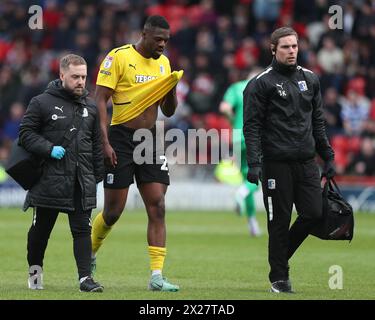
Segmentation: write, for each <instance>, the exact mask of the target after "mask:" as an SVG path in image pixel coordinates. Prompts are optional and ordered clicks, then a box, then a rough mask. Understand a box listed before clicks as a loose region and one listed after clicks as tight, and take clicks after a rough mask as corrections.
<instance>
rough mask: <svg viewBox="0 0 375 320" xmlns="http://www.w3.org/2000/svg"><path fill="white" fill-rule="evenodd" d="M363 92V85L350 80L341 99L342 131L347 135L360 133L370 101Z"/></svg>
mask: <svg viewBox="0 0 375 320" xmlns="http://www.w3.org/2000/svg"><path fill="white" fill-rule="evenodd" d="M363 94H364V89H363V87H362V88H360V87H359V86H358V85H357V81H354V80H352V81H351V82H350V83H349V85H348V91H347V94H346V96H345V97H344V98H342V99H341V104H342V112H341V116H342V119H343V126H344V131H345V134H346V135H347V136H349V137H351V136H360V135H361V133H362V131H363V129H364V125H365V122H366V120H367V117H368V113H369V107H370V101H369V99H367V98H366V97H365V96H364V95H363Z"/></svg>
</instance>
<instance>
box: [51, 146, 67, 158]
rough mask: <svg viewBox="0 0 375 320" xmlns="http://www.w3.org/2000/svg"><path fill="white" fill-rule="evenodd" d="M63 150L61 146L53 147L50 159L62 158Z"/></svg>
mask: <svg viewBox="0 0 375 320" xmlns="http://www.w3.org/2000/svg"><path fill="white" fill-rule="evenodd" d="M64 154H65V149H64V148H63V147H61V146H54V147H53V148H52V151H51V157H52V158H54V159H57V160H60V159H62V158H63V157H64Z"/></svg>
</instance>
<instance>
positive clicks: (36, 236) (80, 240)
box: [27, 182, 91, 278]
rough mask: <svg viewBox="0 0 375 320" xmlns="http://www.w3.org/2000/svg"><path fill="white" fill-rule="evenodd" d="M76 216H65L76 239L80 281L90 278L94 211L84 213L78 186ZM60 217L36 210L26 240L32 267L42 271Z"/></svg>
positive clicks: (72, 214) (50, 210)
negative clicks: (49, 240)
mask: <svg viewBox="0 0 375 320" xmlns="http://www.w3.org/2000/svg"><path fill="white" fill-rule="evenodd" d="M75 207H76V210H75V211H74V212H66V213H67V214H68V217H69V225H70V231H71V233H72V236H73V252H74V258H75V260H76V264H77V268H78V276H79V278H83V277H86V276H90V274H91V270H90V263H91V221H90V218H91V210H83V208H82V193H81V189H80V186H79V184H78V182H77V183H76V185H75ZM58 215H59V210H58V209H51V208H42V207H36V208H34V214H33V221H32V224H31V227H30V229H29V233H28V237H27V261H28V263H29V267H31V266H33V265H39V266H41V267H43V260H44V253H45V251H46V248H47V244H48V239H49V237H50V234H51V231H52V229H53V227H54V225H55V222H56V219H57V217H58Z"/></svg>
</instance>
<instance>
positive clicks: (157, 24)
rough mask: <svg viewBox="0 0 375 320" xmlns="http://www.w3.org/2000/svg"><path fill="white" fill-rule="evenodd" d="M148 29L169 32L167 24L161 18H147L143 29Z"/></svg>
mask: <svg viewBox="0 0 375 320" xmlns="http://www.w3.org/2000/svg"><path fill="white" fill-rule="evenodd" d="M150 28H161V29H167V30H169V23H168V21H167V20H166V19H165V18H164V17H162V16H149V17H148V18H147V20H146V22H145V25H144V29H150Z"/></svg>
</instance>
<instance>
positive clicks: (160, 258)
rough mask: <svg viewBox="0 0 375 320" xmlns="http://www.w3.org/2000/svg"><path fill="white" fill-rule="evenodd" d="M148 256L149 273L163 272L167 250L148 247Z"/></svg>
mask: <svg viewBox="0 0 375 320" xmlns="http://www.w3.org/2000/svg"><path fill="white" fill-rule="evenodd" d="M148 254H149V255H150V268H151V271H154V270H160V271H162V270H163V265H164V259H165V255H166V254H167V249H166V248H162V247H153V246H148Z"/></svg>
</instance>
